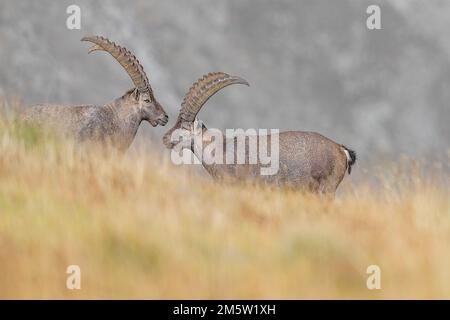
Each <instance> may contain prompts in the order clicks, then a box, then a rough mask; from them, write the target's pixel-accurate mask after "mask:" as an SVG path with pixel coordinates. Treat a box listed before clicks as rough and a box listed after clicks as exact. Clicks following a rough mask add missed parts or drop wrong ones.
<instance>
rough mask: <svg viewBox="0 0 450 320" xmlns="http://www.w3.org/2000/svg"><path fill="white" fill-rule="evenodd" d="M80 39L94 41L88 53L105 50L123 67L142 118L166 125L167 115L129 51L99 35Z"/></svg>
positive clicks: (153, 124)
mask: <svg viewBox="0 0 450 320" xmlns="http://www.w3.org/2000/svg"><path fill="white" fill-rule="evenodd" d="M81 41H89V42H92V43H94V46H92V47H91V48H90V49H89V53H91V52H93V51H97V50H101V51H106V52H108V53H109V54H111V55H112V56H113V57H114V58H115V59H116V60H117V61H118V62H119V63H120V65H121V66H122V67H123V68H124V69H125V71H126V72H127V73H128V75H129V76H130V78H131V80H132V81H133V83H134V85H135V86H136V89H135V91H134V94H133V97H134V99H135V100H136V102H137V105H138V107H139V110H140V111H141V113H142V119H143V120H147V121H148V122H150V124H151V125H152V126H154V127H155V126H157V125H158V124H159V125H162V126H164V125H166V123H167V120H168V116H167V114H166V112H165V111H164V109H163V108H162V107H161V105H160V104H159V102H158V101H157V100H156V99H155V96H154V94H153V90H152V87H151V86H150V83H149V81H148V78H147V75H146V74H145V71H144V68H143V67H142V65H141V64H140V63H139V60H138V59H137V58H136V57H135V56H134V55H133V54H132V53H131V52H130V51H128V50H127V49H126V48H124V47H121V46H119V45H117V44H115V43H114V42H112V41H110V40H108V39H107V38H104V37H101V36H86V37H83V38H82V39H81Z"/></svg>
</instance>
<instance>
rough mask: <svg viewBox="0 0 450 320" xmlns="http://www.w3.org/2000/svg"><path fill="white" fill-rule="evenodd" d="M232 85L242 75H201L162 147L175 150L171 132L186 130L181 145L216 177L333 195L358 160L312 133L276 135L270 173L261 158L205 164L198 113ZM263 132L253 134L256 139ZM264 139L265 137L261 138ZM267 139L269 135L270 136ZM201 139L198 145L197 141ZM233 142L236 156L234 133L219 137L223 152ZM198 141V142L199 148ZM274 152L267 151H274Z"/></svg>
mask: <svg viewBox="0 0 450 320" xmlns="http://www.w3.org/2000/svg"><path fill="white" fill-rule="evenodd" d="M231 84H245V85H248V83H247V81H245V80H244V79H242V78H239V77H234V76H230V75H228V74H225V73H222V72H216V73H210V74H208V75H205V76H203V77H202V78H201V79H199V80H198V81H197V82H196V83H194V85H193V86H192V87H191V88H190V90H189V92H188V93H187V94H186V96H185V98H184V101H183V103H182V105H181V110H180V113H179V115H178V119H177V122H176V124H175V125H174V127H173V128H172V129H170V130H169V131H168V132H167V133H166V134H165V135H164V138H163V142H164V144H165V146H166V147H167V148H169V149H173V148H174V147H175V146H176V145H177V144H178V143H176V142H175V141H174V140H175V134H174V133H176V132H175V130H177V129H181V130H184V139H183V140H182V141H181V142H179V146H181V148H188V149H190V150H191V151H192V152H193V153H194V154H195V155H196V157H197V158H199V159H201V161H202V164H203V166H204V168H205V169H206V171H207V172H208V173H209V174H210V175H211V176H212V177H213V178H214V179H222V178H224V177H231V178H238V179H256V180H260V181H263V182H269V183H276V184H279V185H285V186H290V187H294V188H298V189H304V190H309V191H313V192H317V193H324V194H332V195H333V194H334V193H335V191H336V189H337V187H338V185H339V183H340V182H341V181H342V179H343V178H344V175H345V172H346V171H348V173H349V174H350V172H351V167H352V165H353V164H354V163H355V161H356V154H355V152H354V151H352V150H350V149H347V148H346V147H345V146H343V145H341V144H337V143H335V142H333V141H331V140H330V139H328V138H326V137H324V136H322V135H320V134H318V133H314V132H302V131H288V132H281V133H279V134H278V137H277V138H278V143H279V149H278V150H279V154H278V156H279V158H278V159H279V166H278V168H279V169H278V172H277V173H275V174H274V175H271V176H269V175H265V176H262V175H261V174H260V173H261V171H260V169H261V167H262V165H261V163H260V162H257V163H256V164H249V163H245V164H235V163H231V164H226V161H221V163H220V164H218V163H212V164H211V163H206V162H205V159H204V158H203V156H204V154H202V151H203V150H204V148H206V147H207V146H208V144H210V143H211V140H210V137H209V136H208V134H207V128H206V126H204V125H203V124H202V127H201V128H200V129H199V130H197V128H196V124H195V122H196V121H195V120H196V117H197V114H198V112H199V111H200V109H201V108H202V106H203V105H204V104H205V102H206V101H207V100H208V99H209V98H210V97H211V96H212V95H214V94H215V93H216V92H217V91H219V90H220V89H222V88H224V87H226V86H228V85H231ZM261 137H262V136H261V135H259V136H257V137H256V139H257V141H258V143H257V145H259V141H260V140H261ZM265 138H268V137H265ZM272 138H273V136H272V137H270V139H272ZM199 142H200V143H199ZM229 144H232V145H233V147H232V148H231V150H233V152H234V154H233V157H234V158H237V154H236V152H237V149H236V148H235V146H236V145H237V137H233V138H229V139H224V140H223V153H222V154H223V155H225V154H226V152H227V151H226V150H228V149H227V145H229ZM199 145H202V146H203V148H202V147H201V146H199ZM247 147H248V143H247V141H246V148H245V156H246V159H249V156H250V155H249V154H248V153H249V151H248V148H247ZM273 151H274V150H272V151H271V152H273Z"/></svg>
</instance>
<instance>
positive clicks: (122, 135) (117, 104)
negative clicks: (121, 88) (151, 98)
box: [105, 96, 142, 149]
mask: <svg viewBox="0 0 450 320" xmlns="http://www.w3.org/2000/svg"><path fill="white" fill-rule="evenodd" d="M105 108H108V109H110V110H111V111H112V112H113V113H114V115H115V117H114V118H115V122H116V123H115V125H114V127H115V128H116V132H115V134H114V136H115V137H114V140H116V142H117V143H118V144H119V145H120V146H121V147H122V148H124V149H128V147H129V146H130V145H131V143H132V142H133V140H134V137H135V136H136V133H137V131H138V129H139V125H140V124H141V122H142V116H141V112H140V110H139V106H138V105H137V103H135V102H133V101H131V100H130V99H127V96H124V97H121V98H118V99H115V100H114V101H111V102H110V103H108V104H107V105H105Z"/></svg>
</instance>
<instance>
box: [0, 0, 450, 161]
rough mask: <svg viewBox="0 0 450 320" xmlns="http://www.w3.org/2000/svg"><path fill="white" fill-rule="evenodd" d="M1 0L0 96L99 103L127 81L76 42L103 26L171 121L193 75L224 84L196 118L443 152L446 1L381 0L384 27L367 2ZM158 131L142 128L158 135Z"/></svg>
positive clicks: (449, 116)
mask: <svg viewBox="0 0 450 320" xmlns="http://www.w3.org/2000/svg"><path fill="white" fill-rule="evenodd" d="M73 3H74V2H73V1H55V0H46V1H31V0H30V1H12V0H0V44H1V45H0V48H1V49H0V64H1V72H0V95H5V96H21V97H23V99H24V101H25V102H26V103H28V104H33V103H39V102H65V103H96V104H100V103H104V102H107V101H109V100H111V99H113V98H115V97H118V96H120V95H121V94H123V93H124V92H125V91H126V90H127V89H129V88H131V86H132V84H131V81H130V80H129V79H128V77H127V75H126V73H125V72H124V71H123V70H122V68H121V67H120V66H119V65H118V64H117V62H115V61H114V60H113V58H112V57H110V56H109V55H107V54H105V53H93V54H91V55H89V56H88V55H87V49H88V46H87V45H86V44H84V43H81V42H79V39H80V38H81V37H82V36H83V35H85V34H101V35H104V36H107V37H110V38H111V39H112V40H114V41H116V42H117V43H119V44H121V45H124V46H127V47H128V49H130V50H131V51H132V52H134V53H135V54H136V56H137V57H138V58H139V60H140V61H141V63H142V64H143V65H144V67H145V70H146V72H147V74H148V75H149V78H150V81H151V84H152V86H153V89H154V91H155V94H156V96H157V98H158V99H159V100H160V102H161V103H162V104H163V106H164V107H165V109H166V110H167V111H168V112H169V114H170V116H171V122H173V121H175V117H176V113H177V111H178V108H179V105H180V103H181V101H182V98H183V96H184V94H185V92H186V91H187V90H188V88H189V87H190V85H191V84H192V83H193V82H194V81H195V80H196V79H197V78H198V77H200V76H201V75H202V74H204V73H207V72H210V71H218V70H221V71H225V72H228V73H231V74H236V75H240V76H242V77H244V78H246V79H247V80H248V81H249V82H250V84H251V87H250V88H242V87H234V88H227V89H225V90H223V92H221V93H219V94H218V96H217V97H214V98H213V99H212V100H210V101H209V102H208V104H207V105H206V106H205V108H204V109H203V110H202V112H201V113H200V116H199V117H200V118H201V119H202V120H204V121H205V122H206V123H207V124H208V125H209V126H210V127H218V128H248V127H257V128H280V129H284V130H287V129H292V130H312V131H318V132H321V133H323V134H324V135H326V136H328V137H330V138H332V139H333V140H335V141H337V142H341V143H344V144H346V145H348V146H349V147H352V148H353V149H355V150H357V151H358V152H359V154H360V156H361V157H362V158H366V159H369V158H373V157H376V156H378V155H380V154H384V155H387V156H391V157H396V156H398V154H400V153H406V154H409V155H411V156H430V155H436V156H438V157H439V156H442V157H444V156H445V155H446V154H447V150H448V149H449V148H450V125H449V123H450V105H449V101H450V90H449V89H450V61H449V57H450V38H449V37H448V35H447V34H446V32H445V30H448V27H449V25H450V21H449V20H448V19H447V17H448V15H449V14H450V3H449V4H444V3H443V2H442V1H437V0H432V1H427V2H426V3H425V2H424V1H419V0H417V1H415V0H411V1H396V2H395V4H390V2H389V1H384V2H382V5H381V10H382V28H383V29H382V30H377V31H369V30H367V29H366V24H365V20H366V17H367V15H366V13H365V12H366V8H367V6H368V5H369V4H372V3H371V2H370V1H358V2H355V1H351V0H347V1H344V0H343V1H333V0H321V1H317V0H315V1H313V0H308V1H306V0H305V1H298V0H284V1H271V0H260V1H256V0H232V1H214V3H212V1H210V0H193V1H181V0H178V1H172V0H171V1H156V0H155V1H147V0H132V1H127V2H124V1H109V0H105V1H98V2H93V1H89V2H88V1H80V0H78V1H76V4H78V5H79V6H80V7H81V11H82V24H81V27H82V28H81V30H80V31H78V30H77V31H73V30H68V29H67V28H66V26H65V21H66V18H67V16H68V15H67V14H66V8H67V6H69V5H70V4H73ZM163 131H164V129H159V130H150V129H148V130H143V131H142V132H141V135H143V136H145V135H148V134H150V135H157V136H158V139H159V137H160V134H161V133H162V132H163Z"/></svg>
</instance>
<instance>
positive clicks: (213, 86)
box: [163, 72, 249, 149]
mask: <svg viewBox="0 0 450 320" xmlns="http://www.w3.org/2000/svg"><path fill="white" fill-rule="evenodd" d="M232 84H245V85H247V86H249V84H248V82H247V81H246V80H244V79H242V78H240V77H236V76H230V75H228V74H226V73H223V72H214V73H208V74H207V75H204V76H203V77H202V78H201V79H199V80H197V81H196V82H195V83H194V84H193V85H192V87H191V88H190V89H189V91H188V93H187V94H186V95H185V97H184V100H183V103H182V104H181V110H180V113H179V115H178V119H177V122H176V123H175V125H174V126H173V127H172V129H170V130H169V131H168V132H167V133H166V134H165V135H164V137H163V142H164V145H165V146H166V147H167V148H169V149H172V148H173V147H174V146H175V145H176V144H177V143H176V142H173V141H172V139H171V138H172V134H173V132H174V131H175V130H178V129H181V130H184V131H183V141H182V142H181V146H182V147H190V146H191V145H192V143H193V140H194V138H195V136H197V135H199V134H202V133H203V132H204V131H205V130H206V127H205V126H204V125H203V123H201V121H196V120H197V114H198V113H199V112H200V109H201V108H202V106H203V105H204V104H205V103H206V101H208V99H209V98H211V97H212V96H213V95H214V94H215V93H216V92H218V91H219V90H221V89H222V88H225V87H226V86H229V85H232Z"/></svg>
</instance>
